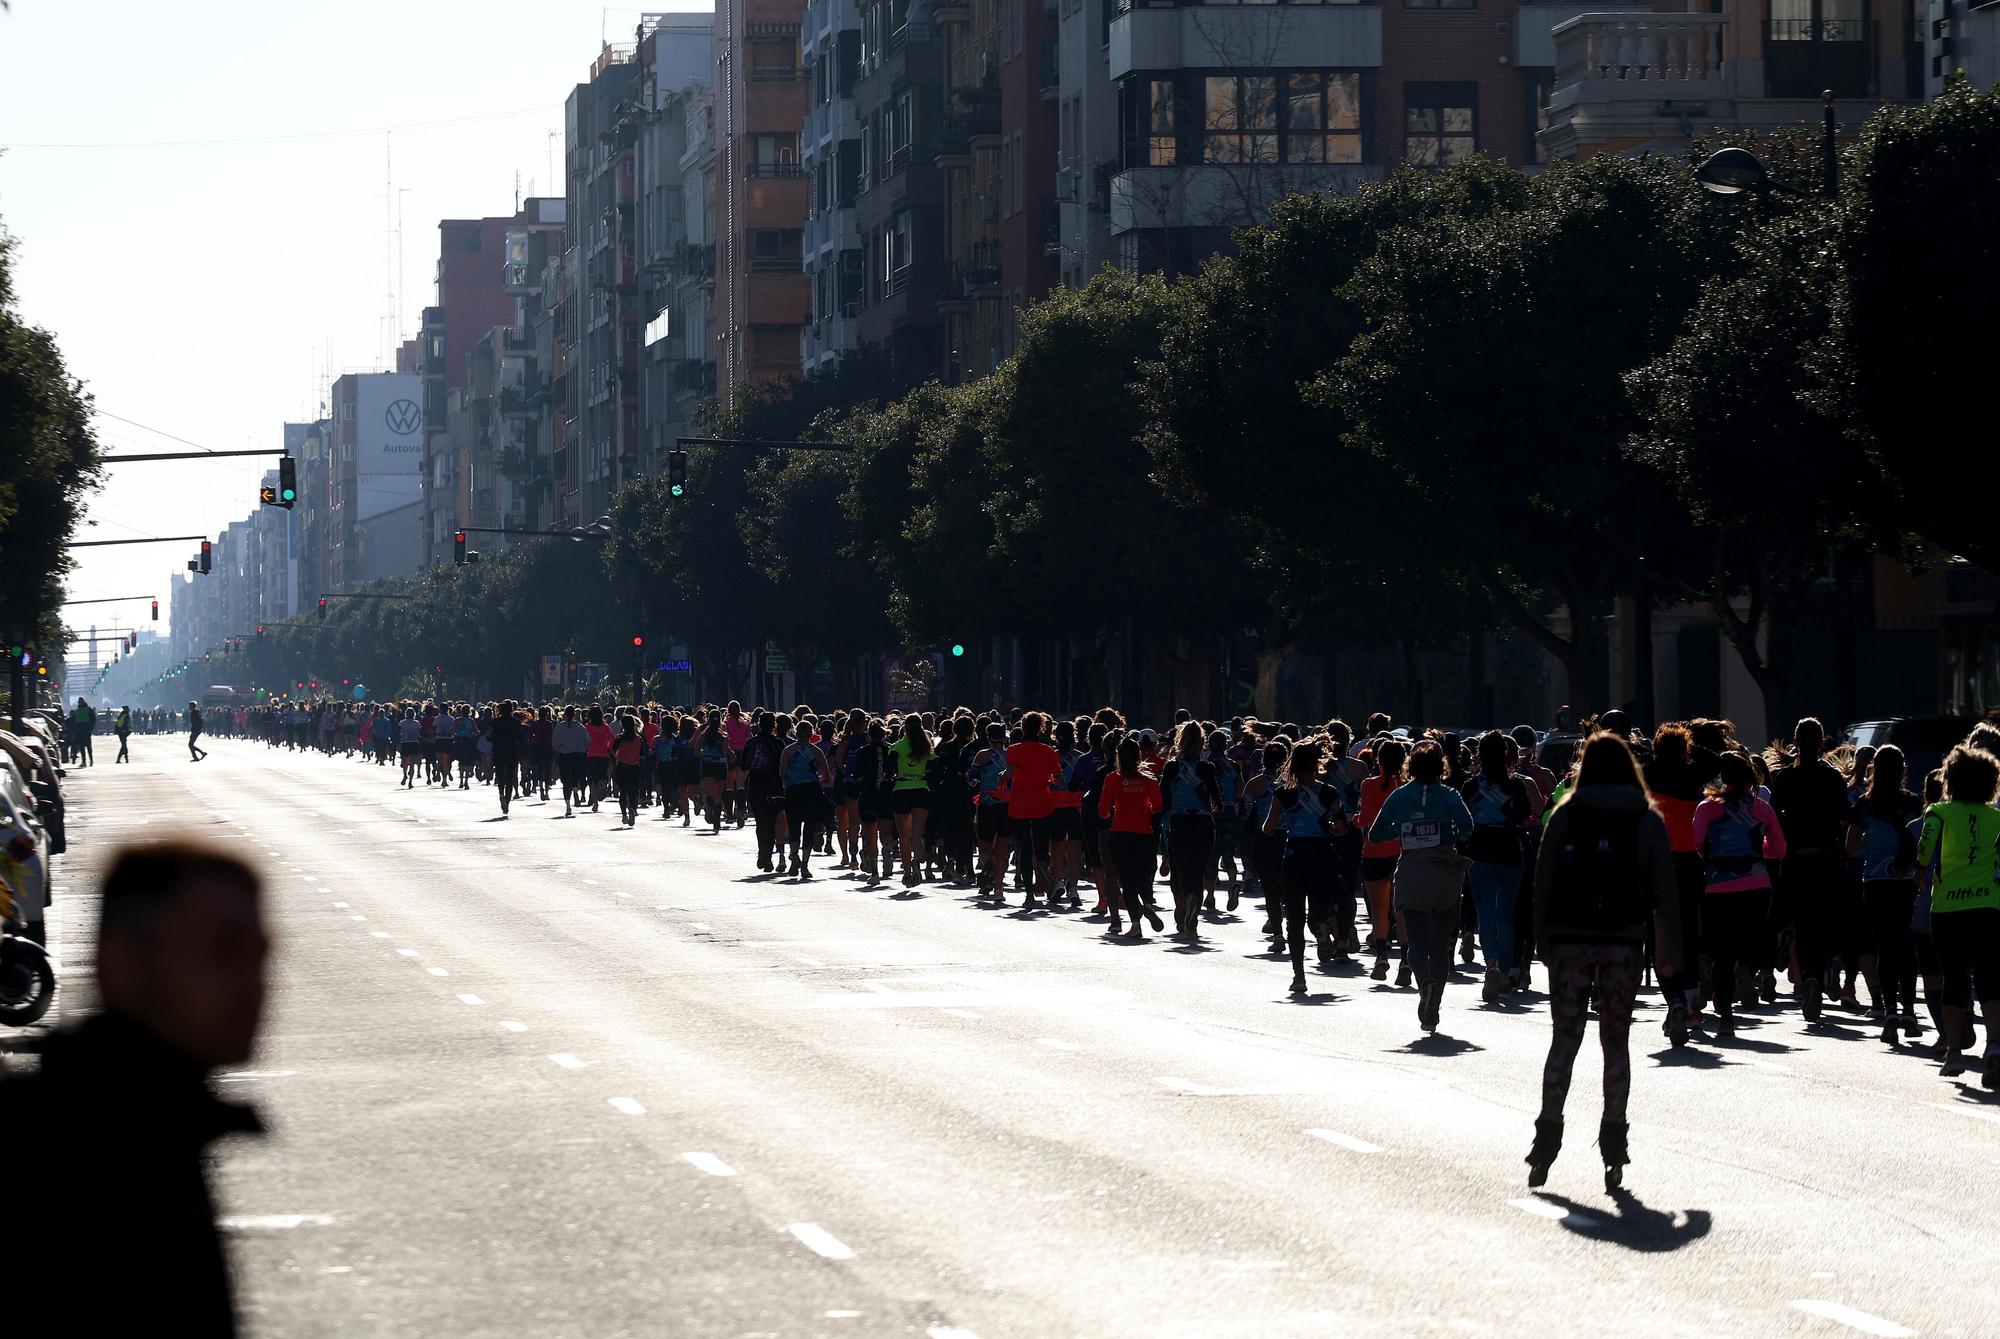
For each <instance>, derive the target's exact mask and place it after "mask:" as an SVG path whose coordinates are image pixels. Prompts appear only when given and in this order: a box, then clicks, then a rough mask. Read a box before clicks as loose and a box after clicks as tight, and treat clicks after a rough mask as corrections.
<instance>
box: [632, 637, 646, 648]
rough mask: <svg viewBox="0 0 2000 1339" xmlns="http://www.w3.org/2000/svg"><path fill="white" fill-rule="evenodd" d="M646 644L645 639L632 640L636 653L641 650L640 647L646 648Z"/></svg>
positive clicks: (635, 638)
mask: <svg viewBox="0 0 2000 1339" xmlns="http://www.w3.org/2000/svg"><path fill="white" fill-rule="evenodd" d="M645 644H646V639H645V638H644V637H634V638H633V639H632V649H633V650H634V651H636V650H638V649H639V648H640V647H642V646H644V645H645Z"/></svg>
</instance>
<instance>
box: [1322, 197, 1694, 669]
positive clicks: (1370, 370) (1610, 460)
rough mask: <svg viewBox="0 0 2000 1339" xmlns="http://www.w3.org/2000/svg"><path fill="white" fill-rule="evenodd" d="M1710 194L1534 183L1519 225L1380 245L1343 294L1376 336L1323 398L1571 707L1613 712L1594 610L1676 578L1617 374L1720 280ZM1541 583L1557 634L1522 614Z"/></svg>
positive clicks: (1407, 237) (1660, 494) (1493, 221)
mask: <svg viewBox="0 0 2000 1339" xmlns="http://www.w3.org/2000/svg"><path fill="white" fill-rule="evenodd" d="M1702 195H1703V193H1702V192H1701V191H1700V189H1699V188H1698V187H1697V186H1696V185H1695V183H1694V182H1693V180H1692V179H1691V176H1690V174H1689V173H1688V171H1687V170H1686V168H1685V166H1684V165H1681V164H1677V163H1668V162H1662V161H1655V160H1634V159H1625V158H1614V157H1600V158H1595V159H1592V160H1590V161H1589V162H1587V163H1584V164H1580V165H1566V164H1559V165H1556V166H1554V167H1552V168H1550V169H1549V170H1548V171H1546V172H1544V173H1543V174H1542V175H1540V176H1538V177H1535V178H1533V179H1532V180H1530V182H1529V183H1528V189H1527V195H1526V199H1525V201H1524V202H1523V204H1522V206H1521V207H1520V208H1519V209H1515V210H1510V211H1505V212H1500V213H1495V214H1494V215H1492V216H1491V217H1490V218H1485V219H1473V220H1468V219H1465V218H1463V217H1456V216H1452V215H1443V216H1441V217H1438V218H1435V219H1433V220H1431V221H1430V222H1427V223H1423V224H1419V225H1417V226H1412V227H1408V228H1403V229H1398V230H1396V231H1394V232H1391V233H1389V234H1388V235H1387V236H1385V238H1384V239H1383V241H1382V244H1381V246H1380V248H1379V249H1378V250H1377V252H1376V254H1375V255H1374V256H1373V257H1372V258H1370V259H1369V260H1368V261H1366V262H1365V263H1364V264H1363V265H1362V266H1361V267H1360V269H1359V270H1358V271H1357V273H1356V277H1355V279H1354V281H1353V284H1352V286H1351V288H1350V293H1351V294H1352V296H1353V297H1354V299H1355V300H1356V302H1357V303H1358V304H1359V306H1360V308H1361V311H1362V313H1363V315H1364V318H1365V320H1366V322H1367V328H1366V329H1365V330H1364V331H1363V332H1362V333H1361V334H1360V335H1359V336H1358V337H1357V338H1356V339H1355V341H1354V343H1353V345H1352V347H1351V349H1350V351H1349V353H1348V354H1347V356H1346V357H1345V358H1344V359H1343V360H1342V361H1341V363H1340V364H1339V365H1338V366H1337V367H1336V368H1335V369H1334V370H1333V371H1332V372H1331V373H1330V374H1329V375H1328V376H1326V377H1324V378H1323V379H1322V380H1321V381H1320V383H1319V384H1318V385H1317V386H1316V387H1315V394H1316V396H1317V397H1318V399H1319V402H1320V403H1322V404H1326V405H1335V404H1337V405H1339V406H1340V407H1341V408H1342V409H1343V410H1344V412H1345V413H1346V414H1347V416H1348V418H1349V420H1350V421H1351V422H1352V423H1353V424H1354V427H1353V429H1352V430H1351V432H1350V434H1349V440H1350V441H1351V442H1352V443H1354V444H1356V445H1358V446H1362V447H1364V448H1366V449H1367V450H1369V451H1371V452H1372V453H1373V454H1375V455H1376V456H1377V457H1378V458H1379V459H1380V460H1382V461H1383V462H1384V463H1386V464H1388V465H1389V466H1390V467H1391V468H1392V469H1394V470H1395V471H1396V472H1397V473H1398V474H1399V475H1400V476H1401V477H1402V478H1403V479H1404V480H1405V482H1406V483H1407V484H1408V485H1409V486H1410V487H1411V488H1412V489H1413V490H1415V492H1416V494H1417V495H1418V496H1419V497H1420V498H1421V499H1422V500H1423V502H1424V504H1425V505H1426V506H1427V507H1429V508H1430V509H1431V510H1432V514H1433V515H1434V516H1435V518H1436V522H1437V524H1438V526H1439V527H1440V529H1441V530H1442V531H1445V532H1448V533H1450V534H1452V535H1454V536H1462V537H1463V538H1464V541H1465V543H1464V548H1463V552H1464V553H1465V554H1466V556H1467V557H1468V558H1470V559H1472V567H1473V574H1474V576H1475V578H1476V579H1477V581H1478V583H1479V585H1480V587H1481V588H1482V589H1483V590H1484V591H1485V592H1486V594H1487V595H1488V596H1490V597H1491V598H1492V600H1493V601H1494V603H1495V604H1496V606H1497V607H1498V608H1499V609H1500V610H1501V612H1502V614H1503V615H1504V616H1505V617H1506V618H1508V620H1509V621H1511V622H1512V623H1514V624H1515V625H1516V626H1517V627H1519V628H1520V629H1521V630H1522V631H1523V632H1524V633H1525V634H1526V635H1527V636H1529V637H1530V638H1531V639H1532V640H1533V641H1535V642H1536V643H1537V644H1538V645H1540V646H1541V647H1542V648H1543V649H1544V650H1546V651H1547V652H1548V653H1549V654H1550V655H1552V656H1554V657H1555V658H1556V659H1557V660H1558V661H1560V662H1561V664H1562V665H1563V667H1564V670H1565V672H1566V674H1567V676H1568V679H1569V685H1570V687H1569V692H1570V695H1571V697H1572V698H1575V699H1579V700H1585V701H1591V702H1603V701H1605V700H1606V698H1607V696H1608V694H1607V691H1606V684H1605V681H1604V677H1603V670H1602V659H1601V652H1602V645H1601V641H1600V638H1599V633H1598V629H1597V618H1598V616H1599V614H1600V612H1601V611H1602V609H1603V607H1604V606H1605V603H1606V601H1608V600H1609V598H1610V597H1611V596H1612V595H1614V594H1616V593H1625V592H1629V593H1635V594H1638V595H1640V596H1641V599H1642V605H1643V607H1646V608H1648V609H1650V607H1651V599H1650V595H1651V592H1653V591H1656V590H1661V589H1666V588H1672V587H1673V586H1675V585H1676V584H1677V583H1679V582H1680V581H1681V580H1682V579H1683V574H1684V567H1683V563H1684V562H1685V555H1684V554H1682V553H1680V552H1679V551H1678V549H1677V546H1676V545H1675V543H1674V541H1675V538H1676V536H1677V535H1678V534H1680V533H1681V532H1683V531H1684V530H1685V517H1684V515H1682V514H1681V513H1680V512H1679V511H1678V507H1677V504H1674V503H1672V502H1671V498H1672V493H1671V490H1670V489H1668V488H1667V487H1666V486H1665V484H1664V482H1663V481H1662V480H1660V479H1659V478H1658V477H1656V476H1654V475H1653V474H1652V473H1651V472H1650V470H1649V469H1648V468H1647V467H1646V465H1645V464H1644V462H1643V461H1635V460H1633V459H1632V458H1631V457H1628V456H1627V455H1626V454H1625V452H1624V451H1623V450H1622V447H1623V444H1624V442H1625V440H1626V438H1627V437H1628V436H1630V434H1631V432H1632V430H1633V428H1634V427H1635V415H1634V410H1633V406H1632V404H1631V401H1630V399H1629V397H1628V396H1627V395H1626V393H1625V389H1624V386H1623V383H1622V377H1623V376H1624V374H1625V373H1626V372H1627V371H1629V370H1631V369H1633V368H1635V367H1639V366H1643V365H1644V364H1646V363H1647V362H1650V361H1651V360H1652V359H1653V358H1654V357H1655V356H1657V355H1658V354H1659V353H1660V352H1662V351H1663V350H1664V349H1665V348H1666V347H1667V346H1668V345H1669V344H1670V343H1671V342H1672V340H1673V339H1674V337H1675V336H1676V335H1677V334H1678V332H1679V330H1680V327H1681V325H1682V323H1683V321H1684V320H1685V317H1686V313H1687V312H1688V311H1689V310H1690V309H1691V308H1692V307H1693V305H1694V303H1695V300H1696V298H1697V296H1698V294H1699V293H1700V291H1701V288H1702V285H1703V284H1704V283H1706V282H1707V281H1708V280H1709V279H1710V278H1711V277H1712V276H1714V275H1716V274H1718V273H1720V272H1722V271H1723V270H1724V269H1725V268H1726V265H1727V263H1728V258H1729V256H1730V254H1731V239H1730V227H1731V221H1730V220H1728V219H1726V218H1725V217H1723V216H1722V215H1721V214H1720V213H1719V212H1718V211H1714V210H1711V209H1708V208H1707V206H1706V202H1705V201H1704V199H1703V198H1702ZM1544 589H1545V590H1549V591H1552V592H1554V593H1555V594H1556V595H1557V596H1558V597H1559V598H1560V600H1561V602H1562V607H1563V617H1562V618H1561V619H1556V618H1554V617H1552V616H1551V615H1550V614H1549V613H1546V612H1544V611H1543V610H1541V609H1539V608H1537V607H1536V605H1535V604H1534V603H1533V602H1532V592H1534V591H1537V590H1544ZM1641 622H1642V623H1647V624H1649V623H1650V620H1649V619H1642V620H1641Z"/></svg>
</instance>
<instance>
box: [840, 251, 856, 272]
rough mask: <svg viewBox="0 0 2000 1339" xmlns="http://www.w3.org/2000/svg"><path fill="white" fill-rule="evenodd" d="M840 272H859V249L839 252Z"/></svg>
mask: <svg viewBox="0 0 2000 1339" xmlns="http://www.w3.org/2000/svg"><path fill="white" fill-rule="evenodd" d="M840 272H841V273H842V274H859V273H861V253H860V252H859V251H843V252H841V253H840Z"/></svg>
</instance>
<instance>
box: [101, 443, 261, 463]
mask: <svg viewBox="0 0 2000 1339" xmlns="http://www.w3.org/2000/svg"><path fill="white" fill-rule="evenodd" d="M290 454H291V452H290V451H288V450H286V449H285V448H284V447H282V446H270V447H260V448H258V449H257V450H255V451H143V452H140V453H139V454H137V455H130V456H102V457H100V459H101V460H103V462H104V463H105V464H107V465H121V464H128V463H130V462H132V461H136V460H217V459H220V458H221V457H224V456H288V455H290Z"/></svg>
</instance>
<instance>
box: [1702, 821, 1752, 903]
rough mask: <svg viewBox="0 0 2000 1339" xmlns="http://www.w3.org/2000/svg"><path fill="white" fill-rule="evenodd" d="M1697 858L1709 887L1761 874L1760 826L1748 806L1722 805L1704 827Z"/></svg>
mask: <svg viewBox="0 0 2000 1339" xmlns="http://www.w3.org/2000/svg"><path fill="white" fill-rule="evenodd" d="M1701 855H1702V862H1703V864H1704V866H1705V867H1706V881H1707V882H1708V883H1709V884H1710V885H1714V884H1718V883H1727V882H1729V881H1730V880H1732V879H1740V878H1743V877H1745V876H1746V875H1751V874H1765V873H1766V870H1765V868H1764V825H1763V824H1762V823H1760V822H1758V821H1757V819H1756V816H1755V815H1754V814H1752V813H1751V811H1750V806H1749V805H1748V804H1744V803H1741V802H1734V801H1732V802H1730V803H1726V804H1724V805H1723V806H1722V814H1721V816H1720V817H1718V818H1716V819H1715V820H1713V821H1712V822H1710V823H1709V825H1708V831H1707V833H1706V834H1705V835H1704V836H1703V838H1702V848H1701Z"/></svg>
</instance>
